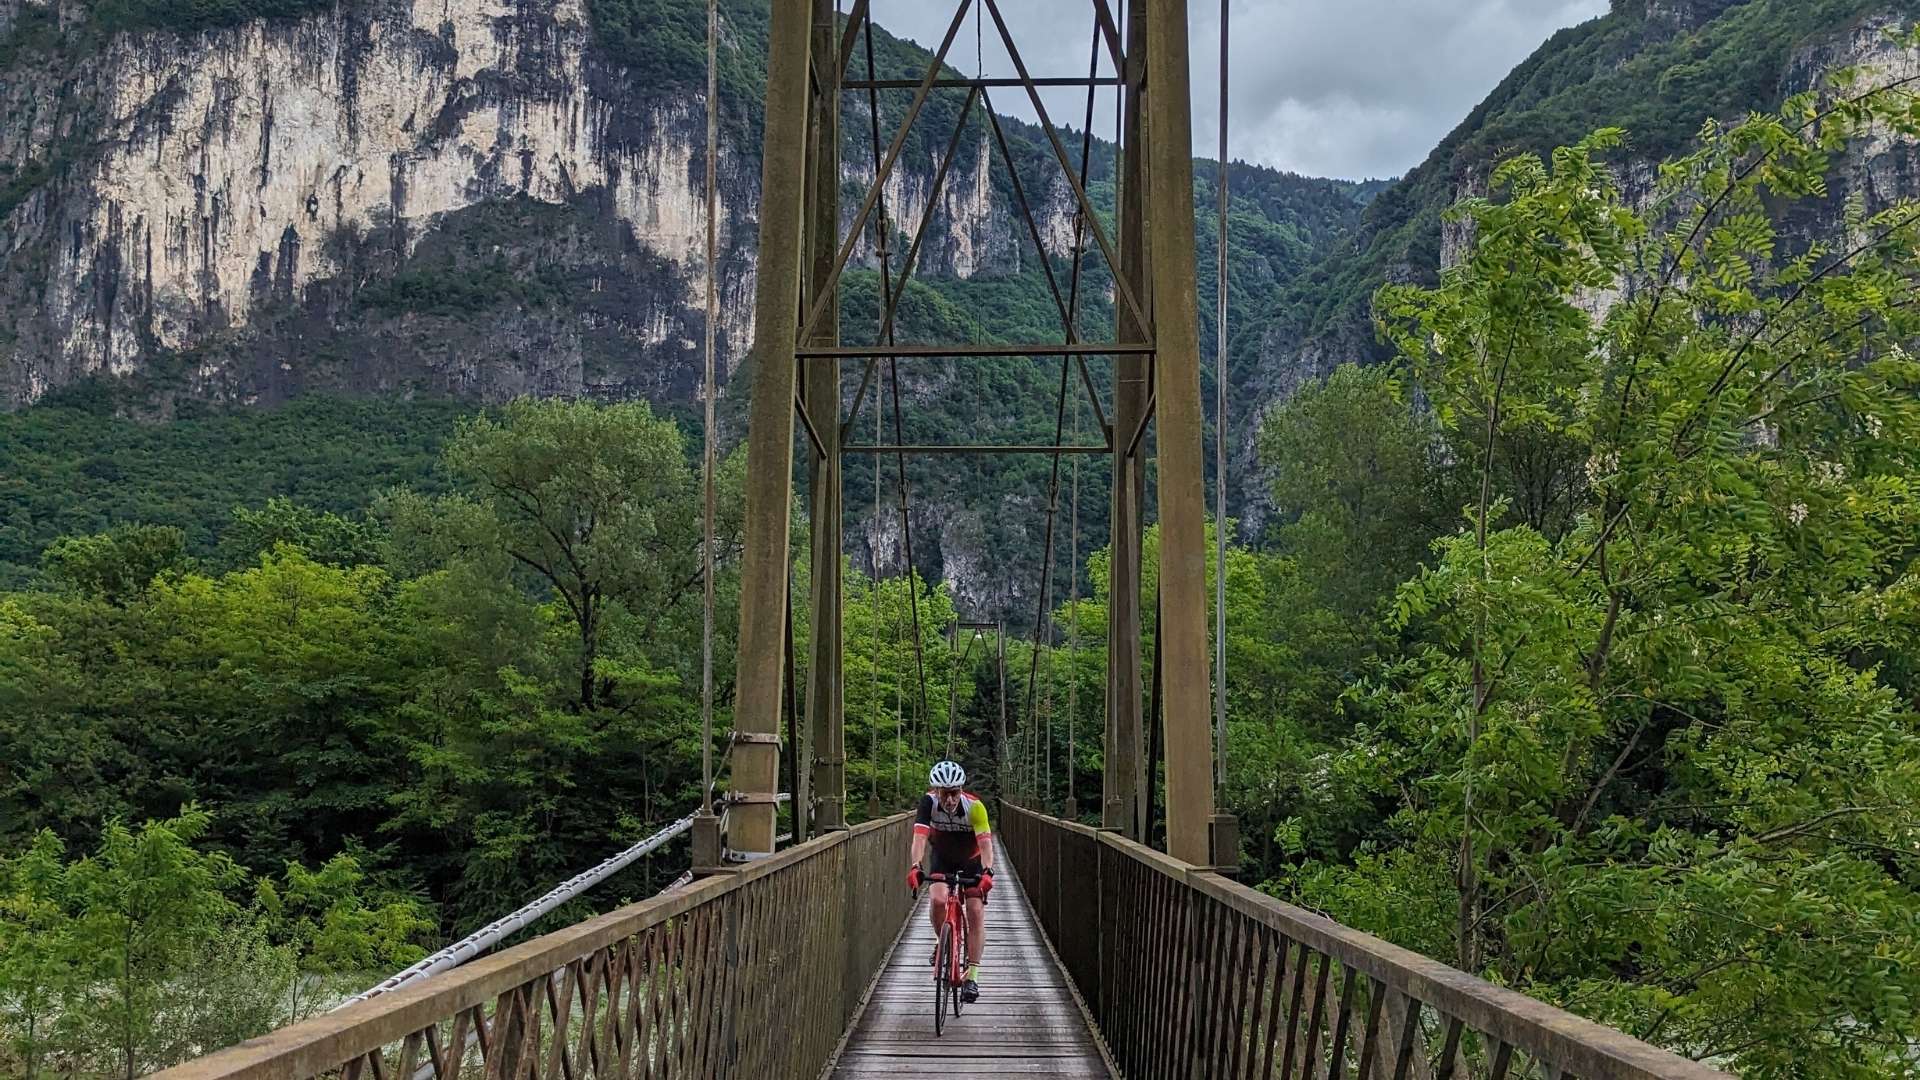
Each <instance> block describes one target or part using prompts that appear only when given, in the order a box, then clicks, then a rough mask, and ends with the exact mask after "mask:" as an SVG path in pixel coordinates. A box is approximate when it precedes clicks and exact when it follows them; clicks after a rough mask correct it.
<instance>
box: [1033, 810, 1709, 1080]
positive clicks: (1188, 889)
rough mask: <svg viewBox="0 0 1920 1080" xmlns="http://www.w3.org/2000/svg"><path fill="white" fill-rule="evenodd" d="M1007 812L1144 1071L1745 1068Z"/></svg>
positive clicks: (1458, 1079) (1055, 931) (1629, 1078)
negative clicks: (1696, 1058)
mask: <svg viewBox="0 0 1920 1080" xmlns="http://www.w3.org/2000/svg"><path fill="white" fill-rule="evenodd" d="M999 824H1000V828H999V832H998V834H997V835H998V836H999V837H1000V840H1001V842H1002V843H1003V844H1004V845H1005V847H1006V850H1007V854H1008V856H1009V857H1010V858H1011V859H1012V861H1013V863H1014V865H1016V866H1018V867H1019V868H1020V878H1021V881H1022V883H1023V884H1024V885H1025V886H1026V890H1027V895H1028V898H1029V899H1030V900H1031V901H1032V903H1033V907H1034V912H1035V914H1036V915H1037V916H1038V917H1039V920H1040V925H1041V928H1042V929H1043V931H1044V932H1045V933H1046V935H1047V938H1048V940H1049V941H1051V942H1052V944H1053V947H1054V950H1055V951H1056V952H1057V953H1058V954H1059V956H1060V960H1061V963H1062V964H1063V965H1064V966H1065V967H1066V969H1067V973H1068V975H1069V977H1070V978H1072V980H1073V982H1074V985H1075V986H1076V987H1077V988H1078V989H1079V991H1080V994H1081V996H1082V997H1083V998H1084V999H1085V1000H1086V1003H1087V1007H1088V1010H1089V1011H1090V1012H1091V1013H1092V1015H1093V1018H1094V1021H1095V1024H1096V1025H1097V1027H1098V1028H1099V1030H1100V1034H1101V1036H1102V1037H1103V1038H1104V1039H1105V1040H1106V1042H1107V1045H1108V1048H1109V1050H1110V1051H1111V1052H1112V1054H1113V1056H1114V1060H1115V1061H1116V1063H1117V1064H1118V1065H1119V1066H1120V1068H1121V1071H1122V1072H1123V1073H1125V1075H1127V1076H1129V1077H1161V1076H1165V1077H1175V1076H1179V1077H1186V1076H1205V1077H1221V1078H1227V1077H1246V1078H1259V1080H1268V1078H1280V1080H1292V1078H1296V1077H1297V1078H1300V1080H1347V1078H1353V1080H1468V1078H1472V1080H1483V1078H1484V1080H1522V1078H1526V1080H1729V1078H1728V1077H1727V1076H1726V1074H1724V1073H1721V1072H1718V1071H1715V1070H1714V1069H1710V1068H1708V1067H1707V1066H1705V1065H1701V1064H1699V1063H1697V1062H1693V1061H1689V1060H1687V1059H1685V1058H1682V1057H1679V1056H1676V1055H1674V1054H1670V1053H1668V1052H1666V1051H1665V1050H1661V1049H1659V1048H1658V1047H1655V1046H1650V1045H1648V1044H1646V1043H1643V1042H1640V1041H1639V1040H1636V1039H1633V1038H1631V1037H1629V1036H1627V1035H1625V1034H1622V1033H1621V1032H1618V1031H1615V1030H1613V1029H1611V1028H1606V1027H1602V1026H1600V1025H1598V1024H1595V1023H1592V1022H1590V1021H1587V1020H1583V1019H1581V1018H1580V1017H1577V1016H1574V1015H1573V1014H1571V1013H1568V1012H1565V1011H1563V1010H1560V1009H1556V1008H1554V1007H1552V1006H1550V1005H1546V1004H1544V1003H1542V1002H1539V1001H1536V1000H1534V999H1533V998H1530V997H1527V996H1526V995H1524V994H1520V993H1516V992H1514V991H1512V990H1507V989H1504V988H1502V987H1498V986H1494V985H1493V984H1491V983H1488V982H1486V981H1484V980H1482V979H1478V978H1475V977H1474V976H1472V975H1469V974H1467V973H1465V972H1462V971H1458V970H1456V969H1454V968H1450V967H1448V966H1446V965H1445V964H1442V963H1439V962H1438V961H1434V960H1430V959H1428V958H1426V957H1424V956H1420V955H1418V954H1417V953H1412V952H1408V951H1407V950H1405V949H1401V948H1398V947H1396V946H1393V945H1390V944H1388V943H1387V942H1384V941H1382V940H1380V939H1379V938H1376V937H1373V936H1371V935H1368V934H1363V933H1361V932H1359V931H1357V930H1352V929H1349V928H1347V927H1345V926H1341V925H1340V924H1339V923H1336V922H1333V921H1332V920H1330V919H1326V918H1323V917H1321V916H1319V915H1315V914H1313V913H1312V912H1310V911H1306V910H1303V909H1301V908H1298V907H1294V906H1293V905H1291V904H1285V903H1282V902H1280V901H1278V900H1275V899H1274V898H1272V897H1270V896H1267V895H1265V894H1263V893H1259V892H1255V891H1254V890H1252V889H1249V888H1247V887H1245V886H1243V885H1238V884H1235V883H1234V882H1232V881H1229V880H1227V879H1226V878H1223V877H1221V876H1219V875H1217V874H1213V873H1208V872H1206V871H1204V870H1202V869H1199V868H1196V867H1193V866H1190V865H1188V864H1187V863H1184V862H1181V861H1179V860H1178V859H1172V858H1168V857H1167V856H1165V855H1162V854H1161V853H1159V852H1157V851H1154V850H1153V849H1151V848H1148V847H1144V846H1142V845H1140V844H1136V843H1133V842H1131V841H1128V840H1125V839H1123V838H1121V837H1120V836H1119V835H1117V834H1115V833H1112V832H1107V831H1103V830H1099V829H1093V828H1089V827H1087V826H1084V825H1079V824H1075V823H1071V822H1065V821H1061V820H1059V819H1057V818H1051V817H1046V816H1043V815H1040V814H1036V813H1033V812H1031V811H1028V810H1023V809H1021V808H1019V807H1015V806H1011V805H1008V806H1004V807H1003V809H1002V811H1001V820H1000V823H999Z"/></svg>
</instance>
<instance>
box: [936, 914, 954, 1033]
mask: <svg viewBox="0 0 1920 1080" xmlns="http://www.w3.org/2000/svg"><path fill="white" fill-rule="evenodd" d="M952 962H953V930H952V928H951V927H946V926H942V927H941V928H940V944H939V945H938V946H937V947H936V948H935V949H934V951H933V1037H934V1038H936V1039H937V1038H939V1037H940V1031H941V1029H942V1028H943V1027H945V1026H946V1022H947V990H948V988H949V982H948V979H947V965H949V964H951V963H952Z"/></svg>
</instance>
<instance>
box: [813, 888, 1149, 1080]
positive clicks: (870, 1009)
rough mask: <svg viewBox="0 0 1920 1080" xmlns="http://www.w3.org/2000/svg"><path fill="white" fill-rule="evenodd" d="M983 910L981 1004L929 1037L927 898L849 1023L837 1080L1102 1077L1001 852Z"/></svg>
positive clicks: (1106, 1077) (1081, 1018)
mask: <svg viewBox="0 0 1920 1080" xmlns="http://www.w3.org/2000/svg"><path fill="white" fill-rule="evenodd" d="M995 870H996V877H995V879H994V886H993V899H992V900H991V901H990V902H989V903H988V904H987V949H986V954H985V956H984V957H983V959H982V963H981V965H980V1000H979V1001H978V1002H977V1003H975V1004H973V1005H968V1006H966V1007H965V1009H964V1011H963V1012H962V1013H961V1014H960V1016H959V1018H958V1019H955V1018H954V1017H952V1016H948V1017H947V1022H946V1028H945V1033H944V1034H943V1035H941V1036H940V1037H939V1038H935V1037H934V1034H933V973H932V969H931V965H930V964H929V963H928V958H929V957H931V956H932V955H933V941H934V938H933V928H932V927H931V926H929V925H928V924H927V909H926V901H925V900H922V901H921V903H920V905H919V906H918V907H917V908H915V909H914V912H913V914H912V916H911V920H912V921H911V923H910V924H909V926H908V930H907V932H906V934H905V935H904V936H902V937H901V939H900V943H899V945H897V946H896V947H895V948H894V950H893V955H892V956H891V957H889V958H888V960H887V967H886V971H885V972H884V973H882V975H881V976H880V981H879V983H878V984H876V985H875V986H874V989H873V994H872V996H871V997H870V998H869V999H868V1001H867V1007H866V1010H865V1011H864V1012H863V1013H862V1014H861V1015H860V1016H859V1017H858V1018H857V1019H856V1020H855V1021H854V1029H853V1033H852V1035H851V1036H850V1037H849V1038H848V1039H847V1044H846V1046H845V1047H844V1048H843V1049H842V1050H841V1052H840V1057H839V1060H838V1062H836V1064H835V1067H834V1069H833V1071H832V1073H831V1075H832V1076H833V1077H834V1078H835V1080H880V1078H882V1077H886V1078H890V1080H891V1078H897V1077H915V1076H934V1075H940V1076H949V1077H958V1076H979V1077H989V1076H1021V1077H1044V1078H1054V1080H1110V1078H1111V1076H1112V1074H1111V1073H1110V1072H1109V1071H1108V1069H1107V1065H1106V1062H1105V1060H1104V1059H1103V1058H1102V1057H1101V1055H1100V1050H1099V1048H1098V1047H1097V1046H1096V1045H1095V1043H1094V1041H1093V1036H1092V1034H1091V1033H1090V1032H1089V1031H1088V1030H1087V1021H1086V1016H1085V1014H1083V1013H1082V1012H1081V1011H1080V1006H1079V1004H1078V1003H1076V1002H1075V1001H1074V999H1073V994H1072V992H1071V991H1070V990H1068V988H1067V979H1066V976H1065V975H1064V974H1062V973H1061V971H1060V969H1059V967H1058V966H1056V965H1055V964H1054V962H1053V955H1052V954H1051V953H1049V952H1048V951H1047V946H1046V944H1045V942H1043V941H1042V940H1041V939H1040V925H1039V923H1038V922H1037V921H1036V920H1035V919H1034V917H1033V909H1032V908H1031V907H1029V906H1028V904H1027V898H1026V894H1025V893H1023V892H1022V891H1021V889H1020V881H1019V878H1018V877H1017V876H1016V875H1015V874H1013V873H1012V872H1011V869H1010V868H1009V867H1008V866H1007V861H1006V858H1005V855H1004V853H1001V858H999V859H998V860H996V866H995Z"/></svg>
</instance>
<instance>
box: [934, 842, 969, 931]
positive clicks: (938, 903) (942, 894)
mask: <svg viewBox="0 0 1920 1080" xmlns="http://www.w3.org/2000/svg"><path fill="white" fill-rule="evenodd" d="M961 869H963V867H960V866H956V865H954V864H953V863H950V862H948V861H947V860H945V859H942V858H941V857H940V851H939V849H938V848H931V850H929V851H928V853H927V872H928V873H930V874H946V875H952V874H954V873H956V872H958V871H959V870H961ZM927 895H928V897H930V898H931V900H932V902H931V903H929V904H928V905H927V922H929V923H931V924H932V925H933V933H934V936H935V937H938V936H939V934H940V926H941V924H942V923H943V922H944V921H945V920H946V917H947V887H946V886H945V885H942V884H941V883H939V882H934V883H933V884H932V885H930V886H928V887H927Z"/></svg>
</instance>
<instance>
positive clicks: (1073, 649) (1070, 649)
mask: <svg viewBox="0 0 1920 1080" xmlns="http://www.w3.org/2000/svg"><path fill="white" fill-rule="evenodd" d="M1073 441H1074V442H1075V443H1078V442H1079V441H1080V408H1079V403H1078V402H1075V403H1074V410H1073ZM1069 514H1070V516H1071V519H1072V521H1073V530H1072V533H1071V534H1070V535H1071V536H1072V539H1071V540H1069V541H1068V543H1067V805H1068V806H1075V805H1076V804H1075V801H1074V797H1073V774H1074V754H1075V748H1076V746H1077V744H1076V742H1075V741H1074V731H1075V729H1076V728H1078V727H1079V725H1080V680H1079V678H1078V677H1077V670H1078V658H1079V655H1080V654H1079V649H1080V459H1079V458H1078V457H1076V458H1074V459H1073V498H1072V509H1071V510H1070V511H1069ZM1076 808H1077V807H1076Z"/></svg>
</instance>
